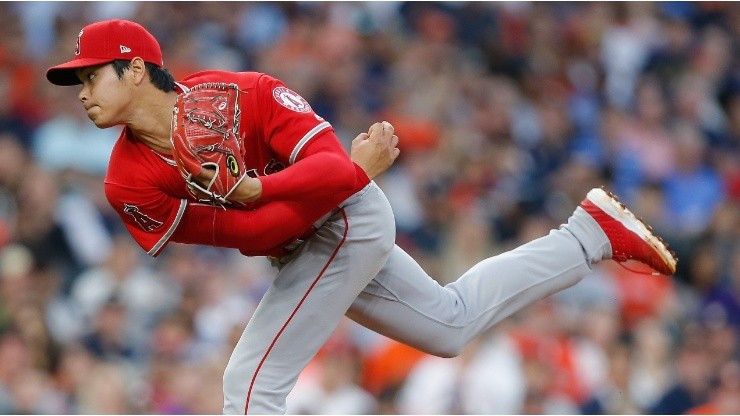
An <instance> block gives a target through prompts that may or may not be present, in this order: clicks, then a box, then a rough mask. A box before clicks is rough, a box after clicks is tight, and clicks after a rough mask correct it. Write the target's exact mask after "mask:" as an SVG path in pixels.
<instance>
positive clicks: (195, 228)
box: [171, 174, 369, 255]
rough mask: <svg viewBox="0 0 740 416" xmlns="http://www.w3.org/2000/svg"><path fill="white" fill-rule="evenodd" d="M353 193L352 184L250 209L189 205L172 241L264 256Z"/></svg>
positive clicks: (305, 228) (302, 230)
mask: <svg viewBox="0 0 740 416" xmlns="http://www.w3.org/2000/svg"><path fill="white" fill-rule="evenodd" d="M357 176H358V177H359V176H360V175H359V174H358V175H357ZM366 178H367V177H365V179H366ZM363 182H364V183H365V184H367V183H368V182H369V180H358V183H357V186H360V184H361V183H363ZM354 192H355V191H354V187H353V189H352V190H350V191H345V192H343V193H338V194H336V195H332V196H330V197H327V198H322V199H316V200H308V201H304V202H297V201H275V202H270V203H267V204H265V205H263V206H261V207H259V208H257V209H255V210H249V211H248V210H240V209H233V208H227V209H225V210H224V209H221V208H216V207H212V206H208V205H200V204H190V205H189V206H188V208H187V210H186V212H185V216H184V218H183V220H182V221H181V224H180V226H179V227H178V228H177V230H176V231H175V233H174V234H173V236H172V239H171V241H175V242H178V243H186V244H204V245H211V246H216V247H228V248H237V249H239V250H241V251H243V252H248V253H252V254H253V255H266V254H269V252H270V251H271V249H274V248H275V247H276V246H278V245H280V244H281V243H285V242H288V241H290V240H291V239H294V238H296V237H298V236H300V235H301V234H303V233H304V232H305V231H306V230H308V229H309V228H310V227H311V225H312V224H313V223H314V222H316V221H317V220H319V219H320V218H321V217H322V216H323V215H324V214H326V213H327V212H329V211H331V210H332V209H333V208H335V207H336V206H337V205H339V203H340V202H342V201H344V200H345V199H347V198H348V197H349V196H350V195H352V193H354Z"/></svg>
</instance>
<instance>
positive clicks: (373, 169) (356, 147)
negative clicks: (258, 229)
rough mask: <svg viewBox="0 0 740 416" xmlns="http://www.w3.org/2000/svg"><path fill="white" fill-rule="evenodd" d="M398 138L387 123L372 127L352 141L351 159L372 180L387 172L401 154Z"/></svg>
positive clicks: (391, 126) (376, 124)
mask: <svg viewBox="0 0 740 416" xmlns="http://www.w3.org/2000/svg"><path fill="white" fill-rule="evenodd" d="M400 152H401V151H400V150H399V149H398V136H396V135H395V134H394V129H393V125H391V123H389V122H387V121H383V122H382V123H375V124H373V125H372V126H370V130H368V132H367V133H361V134H359V135H358V136H357V137H355V139H354V140H353V141H352V149H351V151H350V157H351V158H352V160H353V161H354V162H355V163H357V165H358V166H360V167H361V168H362V169H363V170H364V171H365V173H366V174H367V176H368V177H369V178H370V179H373V178H375V177H376V176H378V175H380V174H381V173H383V172H385V171H386V170H387V169H388V168H389V167H390V166H391V165H392V164H393V162H394V161H395V160H396V158H397V157H398V155H399V154H400Z"/></svg>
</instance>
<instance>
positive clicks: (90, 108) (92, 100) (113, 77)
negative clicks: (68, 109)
mask: <svg viewBox="0 0 740 416" xmlns="http://www.w3.org/2000/svg"><path fill="white" fill-rule="evenodd" d="M124 75H125V73H124ZM77 76H78V77H79V78H80V80H81V81H82V90H81V91H80V94H79V95H78V97H79V99H80V101H81V102H82V105H83V106H84V107H85V111H87V117H88V118H89V119H90V120H92V122H93V123H95V125H96V126H98V127H100V128H101V129H102V128H106V127H111V126H115V125H118V124H123V123H124V120H125V118H126V114H125V110H126V108H127V106H128V103H129V102H130V99H131V89H130V88H128V87H127V79H126V77H125V76H124V77H123V78H122V79H119V78H118V75H117V74H116V70H115V69H114V68H113V65H112V64H105V65H98V66H91V67H87V68H82V69H79V70H78V71H77Z"/></svg>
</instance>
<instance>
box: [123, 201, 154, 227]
mask: <svg viewBox="0 0 740 416" xmlns="http://www.w3.org/2000/svg"><path fill="white" fill-rule="evenodd" d="M123 212H125V213H126V214H128V215H130V216H132V217H133V218H134V221H136V223H137V224H139V226H140V227H141V228H143V229H144V231H146V232H152V231H154V230H156V229H157V228H159V227H161V226H162V224H163V222H162V221H157V220H155V219H153V218H152V217H150V216H148V215H146V214H144V213H142V212H141V211H140V210H139V207H137V206H136V205H129V204H126V203H124V204H123Z"/></svg>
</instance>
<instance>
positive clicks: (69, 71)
mask: <svg viewBox="0 0 740 416" xmlns="http://www.w3.org/2000/svg"><path fill="white" fill-rule="evenodd" d="M113 61H114V59H110V58H80V59H74V60H71V61H69V62H66V63H63V64H61V65H57V66H54V67H51V68H49V69H48V70H47V71H46V79H48V80H49V82H51V83H52V84H56V85H63V86H65V85H77V84H82V81H80V79H79V78H78V77H77V74H76V73H75V71H76V70H78V69H80V68H85V67H88V66H95V65H102V64H107V63H109V62H113Z"/></svg>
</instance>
